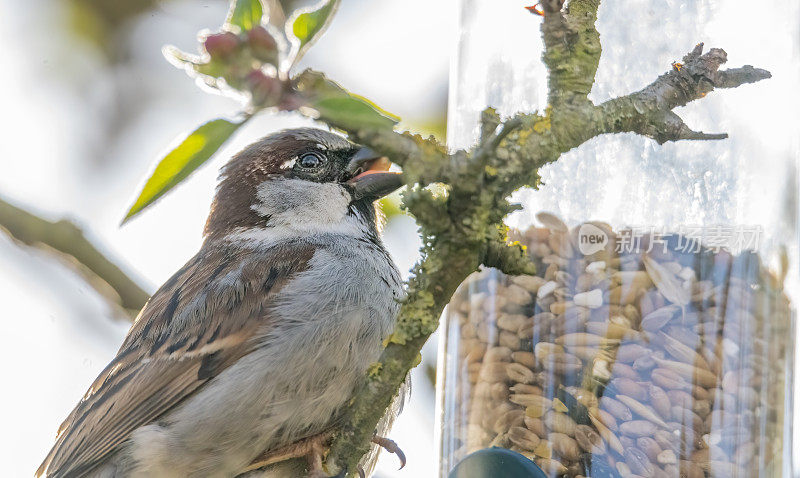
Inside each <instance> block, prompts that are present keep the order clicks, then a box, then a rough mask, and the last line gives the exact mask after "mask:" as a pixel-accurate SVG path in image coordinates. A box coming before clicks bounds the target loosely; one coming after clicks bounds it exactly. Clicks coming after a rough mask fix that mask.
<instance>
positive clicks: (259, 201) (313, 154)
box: [205, 128, 402, 239]
mask: <svg viewBox="0 0 800 478" xmlns="http://www.w3.org/2000/svg"><path fill="white" fill-rule="evenodd" d="M389 164H390V163H389V161H388V159H387V158H385V157H381V156H380V155H378V154H376V153H375V152H373V151H372V150H370V149H369V148H365V147H362V146H359V145H357V144H354V143H352V142H350V141H348V140H347V139H345V138H343V137H341V136H338V135H336V134H333V133H329V132H327V131H323V130H319V129H312V128H299V129H290V130H285V131H281V132H279V133H275V134H272V135H270V136H267V137H265V138H263V139H261V140H260V141H257V142H255V143H253V144H251V145H250V146H248V147H247V148H245V149H244V150H243V151H241V152H240V153H238V154H237V155H235V156H234V157H233V158H232V159H231V160H230V161H229V162H228V164H226V165H225V166H224V167H223V168H222V171H221V174H220V183H219V186H218V188H217V194H216V196H215V198H214V202H213V204H212V206H211V213H210V214H209V216H208V221H207V222H206V228H205V235H206V236H207V238H209V239H212V238H213V239H216V238H224V237H245V238H255V237H257V236H258V235H259V234H262V235H264V234H266V235H269V234H272V235H275V234H286V235H292V234H314V233H325V232H333V233H345V234H354V233H356V232H357V231H356V230H355V229H354V228H356V229H357V228H362V229H363V228H367V230H369V231H372V230H374V229H375V227H376V224H375V222H376V214H375V208H374V205H373V202H374V201H375V200H376V199H378V198H381V197H383V196H385V195H387V194H389V193H391V192H392V191H394V190H396V189H398V188H399V187H400V186H402V181H401V179H400V175H399V174H397V173H393V172H389V171H388V169H389Z"/></svg>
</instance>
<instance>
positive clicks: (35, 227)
mask: <svg viewBox="0 0 800 478" xmlns="http://www.w3.org/2000/svg"><path fill="white" fill-rule="evenodd" d="M0 227H2V228H3V229H5V230H6V231H8V233H9V235H10V236H11V237H13V238H14V239H16V240H17V241H19V242H21V243H23V244H27V245H29V246H36V245H40V244H45V245H47V246H49V247H51V248H53V249H55V250H56V251H59V252H61V253H64V254H67V255H69V256H72V257H74V258H75V260H76V261H77V262H78V263H79V264H80V265H82V266H84V267H85V268H86V269H87V270H88V271H90V272H91V273H92V274H93V275H94V276H95V277H94V278H99V279H101V280H102V281H103V282H104V283H105V284H107V285H108V286H110V287H111V288H112V289H113V290H114V292H115V293H116V295H117V297H116V298H110V300H112V301H113V302H115V303H116V305H118V306H121V307H122V308H123V309H125V310H126V312H127V313H128V314H129V315H136V314H137V313H138V312H139V309H141V308H142V307H143V306H144V304H145V302H147V299H148V298H149V297H150V295H149V294H148V293H147V292H146V291H145V290H144V289H142V288H141V287H140V286H139V285H138V284H137V283H136V282H135V281H133V279H131V278H130V277H128V275H127V274H125V273H124V272H123V271H122V269H120V268H119V267H118V266H117V265H116V264H114V263H113V262H111V260H109V259H108V258H106V256H105V255H104V254H103V253H102V252H100V251H99V250H98V249H97V248H96V247H95V246H94V245H93V244H92V243H91V242H89V240H88V239H86V237H85V236H84V234H83V231H81V229H80V228H79V227H78V226H76V225H74V224H73V223H71V222H69V221H66V220H61V221H58V222H50V221H47V220H45V219H42V218H40V217H38V216H35V215H34V214H31V213H30V212H28V211H25V210H24V209H21V208H18V207H16V206H13V205H11V204H9V203H8V202H6V201H4V200H2V199H0ZM94 278H92V279H94ZM88 282H89V283H90V284H92V285H93V286H96V282H95V281H93V280H89V281H88ZM95 288H96V289H98V292H100V293H101V294H102V295H104V296H107V292H108V291H107V290H106V288H103V287H100V288H98V287H95Z"/></svg>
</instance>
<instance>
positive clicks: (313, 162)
mask: <svg viewBox="0 0 800 478" xmlns="http://www.w3.org/2000/svg"><path fill="white" fill-rule="evenodd" d="M324 162H325V158H324V157H322V155H321V154H319V153H305V154H303V155H302V156H300V159H298V160H297V164H299V165H300V167H301V168H305V169H314V168H318V167H320V166H322V163H324Z"/></svg>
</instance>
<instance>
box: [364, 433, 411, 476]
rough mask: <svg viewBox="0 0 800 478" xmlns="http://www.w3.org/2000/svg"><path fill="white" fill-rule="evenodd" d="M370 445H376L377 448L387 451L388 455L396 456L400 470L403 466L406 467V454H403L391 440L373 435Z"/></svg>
mask: <svg viewBox="0 0 800 478" xmlns="http://www.w3.org/2000/svg"><path fill="white" fill-rule="evenodd" d="M372 443H374V444H376V445H378V446H379V447H381V448H383V449H384V450H386V451H388V452H389V453H394V454H395V455H397V458H398V459H399V460H400V469H401V470H402V469H403V467H404V466H406V454H405V453H403V450H401V449H400V447H399V446H397V443H395V442H394V441H393V440H390V439H388V438H386V437H381V436H378V435H373V437H372Z"/></svg>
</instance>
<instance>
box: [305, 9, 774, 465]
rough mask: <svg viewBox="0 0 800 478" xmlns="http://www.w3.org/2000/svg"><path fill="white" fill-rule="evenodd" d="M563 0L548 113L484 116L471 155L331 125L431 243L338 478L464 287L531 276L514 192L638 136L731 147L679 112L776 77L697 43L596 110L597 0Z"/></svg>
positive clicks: (554, 33) (368, 387) (550, 41)
mask: <svg viewBox="0 0 800 478" xmlns="http://www.w3.org/2000/svg"><path fill="white" fill-rule="evenodd" d="M564 3H565V2H564V0H544V1H542V2H540V5H541V8H542V13H543V15H544V20H543V23H542V35H543V37H544V44H545V52H544V55H543V59H544V62H545V64H546V66H547V68H548V71H549V94H548V99H549V107H548V108H547V109H546V110H545V111H544V112H541V113H529V114H518V115H516V116H514V117H512V118H508V119H505V120H503V119H501V118H500V117H499V116H498V115H497V113H496V112H495V111H494V110H492V109H491V108H490V109H487V110H486V111H484V113H483V114H482V116H481V123H482V124H481V126H482V127H481V135H480V140H479V143H478V144H477V145H476V146H475V147H474V148H473V149H472V150H470V151H456V152H452V153H448V151H447V150H446V148H444V147H443V146H442V145H439V144H438V143H437V142H436V141H434V140H433V139H430V138H429V139H423V138H421V137H419V136H413V135H409V134H406V133H396V132H393V131H391V130H388V129H380V128H378V129H354V128H353V127H350V126H348V125H347V124H341V123H337V122H335V121H328V124H329V125H330V126H332V127H335V128H338V129H342V130H344V131H346V132H347V133H348V135H349V136H350V137H351V139H353V140H354V141H357V142H359V143H362V144H365V145H368V146H370V147H371V148H373V149H375V150H376V151H378V152H380V153H382V154H385V155H387V156H389V157H390V158H391V159H392V160H393V161H394V162H395V163H397V164H399V165H401V166H402V168H403V171H404V176H405V181H406V183H407V184H409V186H410V188H409V190H408V191H407V192H406V193H405V195H404V206H405V207H406V209H407V210H408V211H409V212H410V213H411V214H412V215H413V216H414V217H415V218H416V220H417V223H418V224H419V226H420V231H421V235H422V239H423V248H422V259H421V260H420V262H419V263H418V264H417V266H416V267H415V269H414V271H413V276H412V277H411V279H410V280H409V281H408V283H407V296H406V298H405V300H404V301H403V304H402V307H401V310H400V314H399V317H398V320H397V325H396V327H395V330H394V331H393V333H392V335H391V336H390V337H389V339H388V341H387V346H386V349H385V350H384V352H383V354H382V356H381V358H380V360H379V361H378V362H377V363H375V364H373V366H372V367H371V368H370V372H369V375H368V377H367V378H366V380H365V381H364V383H363V385H362V386H361V387H360V388H359V389H358V390H357V392H356V394H355V398H354V399H353V401H352V403H351V404H350V407H349V408H348V410H347V412H346V416H345V417H344V419H345V420H344V423H343V424H342V425H341V427H340V428H339V429H338V430H337V432H336V435H335V437H334V440H333V443H332V445H331V448H330V450H329V452H328V454H327V457H326V466H327V470H328V471H330V472H332V473H337V472H339V471H341V470H347V471H348V472H350V473H351V474H353V473H355V471H356V470H357V463H358V462H359V460H360V459H361V457H362V456H364V454H365V453H366V452H367V450H368V449H369V444H370V438H371V436H372V433H373V431H374V430H375V427H376V425H377V423H378V421H379V420H380V418H381V417H382V415H383V414H384V413H385V411H386V409H387V407H388V406H389V405H390V404H391V402H392V400H393V398H394V396H395V395H396V394H397V392H398V390H399V389H400V387H401V384H402V383H403V381H404V380H405V379H406V377H407V375H408V372H409V371H410V370H411V368H413V367H414V366H416V364H417V363H418V362H419V352H420V349H421V348H422V346H423V345H424V343H425V341H426V340H427V339H428V337H429V336H430V334H432V333H433V332H434V330H436V328H437V326H438V319H439V317H440V315H441V314H442V311H443V309H444V307H445V305H446V304H447V303H448V301H449V300H450V297H451V296H452V294H453V292H454V291H455V289H456V287H458V285H459V284H460V283H461V282H462V281H463V280H464V279H466V277H467V276H468V275H469V274H471V273H472V272H474V271H476V270H477V269H478V268H479V267H480V266H481V265H485V266H490V267H496V268H499V269H501V270H503V271H504V272H506V273H509V274H521V273H531V272H532V271H533V265H532V264H531V263H529V262H528V261H527V259H526V256H525V254H524V251H523V250H522V249H521V248H520V247H519V246H517V245H515V244H509V241H508V239H507V237H506V227H505V226H504V225H503V219H504V217H505V216H506V215H507V214H508V213H509V212H511V211H512V210H513V209H514V207H513V206H512V205H510V204H509V203H508V201H507V198H508V196H509V195H510V194H511V193H512V192H513V191H515V190H517V189H519V188H521V187H524V186H530V187H537V186H538V185H539V181H540V178H539V170H540V168H541V167H542V166H544V165H545V164H547V163H550V162H553V161H556V160H557V159H558V158H559V157H560V156H561V155H562V154H563V153H565V152H567V151H569V150H571V149H573V148H576V147H578V146H580V145H581V144H583V143H584V142H586V141H588V140H589V139H591V138H593V137H595V136H598V135H602V134H607V133H620V132H633V133H638V134H640V135H644V136H647V137H650V138H653V139H655V140H657V141H659V142H664V141H670V140H679V139H719V138H722V137H723V135H707V134H704V133H697V132H694V131H691V130H690V129H689V128H688V127H686V125H685V124H684V123H683V121H682V120H681V119H680V117H678V115H677V114H675V113H674V112H673V111H672V110H673V109H674V108H676V107H678V106H681V105H685V104H686V103H688V102H690V101H693V100H696V99H698V98H702V97H703V96H704V95H706V94H707V93H709V92H710V91H712V90H713V89H714V88H733V87H737V86H740V85H742V84H744V83H750V82H754V81H758V80H761V79H764V78H768V77H769V73H768V72H766V71H764V70H758V69H755V68H752V67H744V68H740V69H734V70H727V71H720V70H719V67H720V65H721V64H723V63H724V62H725V59H726V58H725V52H724V51H722V50H717V49H713V50H711V51H709V52H708V53H707V54H705V55H704V54H703V53H702V45H700V46H698V47H697V48H695V49H694V50H693V51H692V52H691V53H690V54H689V55H687V56H686V58H684V61H683V64H681V65H678V64H676V65H675V66H674V67H673V69H672V70H671V71H669V72H668V73H666V74H665V75H662V76H661V77H659V78H658V79H657V80H656V81H655V82H654V83H653V84H652V85H650V86H648V87H647V88H645V89H643V90H642V91H640V92H636V93H633V94H631V95H628V96H625V97H622V98H617V99H614V100H610V101H608V102H606V103H604V104H602V105H595V104H593V103H592V102H591V101H590V100H589V97H588V95H589V93H590V91H591V89H592V86H593V85H594V81H595V73H596V71H597V66H598V64H599V61H600V56H601V45H600V35H599V33H598V32H597V29H596V28H595V22H596V20H597V11H598V8H599V6H600V1H599V0H571V1H570V2H569V6H568V8H567V9H566V10H565V11H562V10H563V6H564ZM308 74H309V78H316V80H319V79H320V77H319V76H316V77H315V76H314V75H319V74H316V73H313V72H311V73H308ZM323 78H324V77H323ZM320 119H321V120H323V121H324V120H325V118H323V117H321V118H320ZM435 182H438V183H443V184H444V185H445V187H446V194H441V193H440V194H438V195H437V194H435V193H434V192H433V191H431V190H430V189H426V188H425V187H424V186H426V185H428V184H431V183H435ZM401 445H402V444H401ZM412 459H413V457H412Z"/></svg>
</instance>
